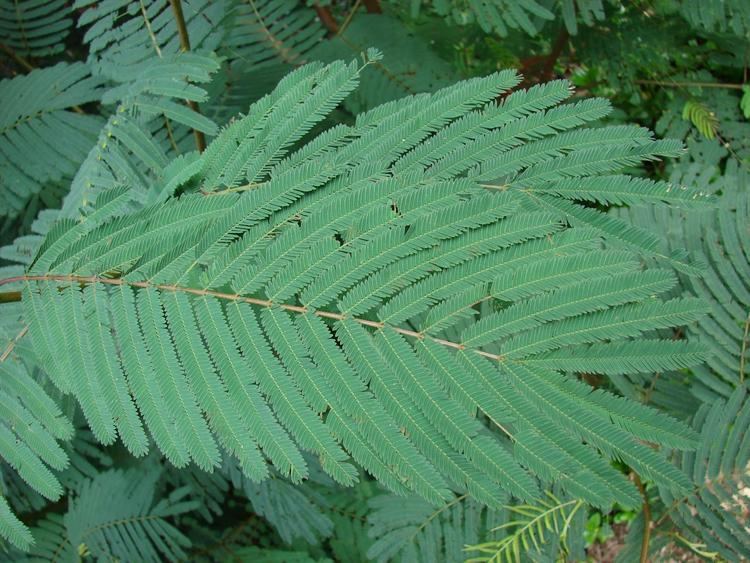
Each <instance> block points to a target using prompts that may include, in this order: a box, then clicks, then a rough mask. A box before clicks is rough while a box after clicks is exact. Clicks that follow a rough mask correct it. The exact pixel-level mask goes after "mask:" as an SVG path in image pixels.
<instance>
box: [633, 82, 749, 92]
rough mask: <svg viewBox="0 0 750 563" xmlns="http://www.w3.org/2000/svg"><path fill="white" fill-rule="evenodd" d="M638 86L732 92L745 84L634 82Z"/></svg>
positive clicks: (740, 88)
mask: <svg viewBox="0 0 750 563" xmlns="http://www.w3.org/2000/svg"><path fill="white" fill-rule="evenodd" d="M633 82H635V83H636V84H647V85H651V86H666V87H669V88H689V87H695V88H728V89H730V90H742V88H743V87H744V85H743V84H729V83H722V82H675V81H671V82H670V81H664V80H634V81H633Z"/></svg>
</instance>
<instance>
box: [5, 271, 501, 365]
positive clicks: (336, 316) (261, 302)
mask: <svg viewBox="0 0 750 563" xmlns="http://www.w3.org/2000/svg"><path fill="white" fill-rule="evenodd" d="M29 281H47V282H67V283H77V284H80V285H89V284H96V283H101V284H105V285H120V286H130V287H139V288H142V289H147V288H151V289H158V290H159V291H174V292H182V293H188V294H190V295H198V296H202V297H205V296H209V297H215V298H217V299H223V300H225V301H235V302H238V303H249V304H251V305H256V306H258V307H266V308H270V307H280V308H281V309H284V310H285V311H289V312H291V313H298V314H302V315H304V314H307V313H312V314H314V315H316V316H318V317H321V318H323V319H332V320H335V321H343V320H346V319H350V320H353V321H355V322H357V323H359V324H361V325H363V326H369V327H371V328H375V329H383V328H386V327H389V328H391V329H392V330H394V331H395V332H398V333H399V334H403V335H404V336H409V337H411V338H416V339H418V340H424V339H425V338H429V339H430V340H432V341H433V342H436V343H437V344H441V345H443V346H447V347H448V348H453V349H455V350H467V349H468V350H471V351H472V352H474V353H475V354H478V355H480V356H484V357H485V358H489V359H491V360H495V361H499V362H502V361H504V360H505V357H504V356H503V355H501V354H492V353H490V352H485V351H483V350H477V349H474V348H467V347H466V346H465V345H464V344H461V343H460V342H452V341H450V340H443V339H442V338H435V337H433V336H427V335H425V334H424V333H422V332H417V331H414V330H407V329H405V328H399V327H395V326H390V325H387V324H386V323H383V322H378V321H372V320H369V319H362V318H359V317H349V316H347V315H343V314H341V313H334V312H332V311H321V310H315V309H310V308H308V307H304V306H301V305H290V304H287V303H274V302H273V301H271V300H268V299H258V298H255V297H243V296H242V295H239V294H237V293H223V292H220V291H213V290H210V289H198V288H194V287H184V286H178V285H169V284H154V283H151V282H149V281H126V280H124V279H122V278H102V277H98V276H75V275H69V274H49V275H23V276H15V277H12V278H5V279H0V286H3V285H7V284H11V283H19V282H29ZM9 293H11V292H9ZM12 293H14V294H17V293H19V292H12ZM2 295H3V294H2V293H0V296H2Z"/></svg>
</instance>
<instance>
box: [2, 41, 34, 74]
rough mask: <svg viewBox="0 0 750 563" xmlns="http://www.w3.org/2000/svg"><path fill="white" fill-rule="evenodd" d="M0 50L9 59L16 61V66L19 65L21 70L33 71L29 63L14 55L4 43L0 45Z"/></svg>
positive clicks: (16, 54)
mask: <svg viewBox="0 0 750 563" xmlns="http://www.w3.org/2000/svg"><path fill="white" fill-rule="evenodd" d="M0 49H2V50H3V51H5V52H6V53H8V55H9V56H10V58H11V59H13V60H14V61H16V62H17V63H18V64H20V65H21V66H22V67H23V68H25V69H26V70H28V71H32V70H34V65H32V64H31V63H30V62H29V61H27V60H26V59H24V58H23V57H22V56H21V55H19V54H18V53H16V52H15V51H14V50H13V49H11V48H10V47H8V46H7V45H6V44H5V43H0Z"/></svg>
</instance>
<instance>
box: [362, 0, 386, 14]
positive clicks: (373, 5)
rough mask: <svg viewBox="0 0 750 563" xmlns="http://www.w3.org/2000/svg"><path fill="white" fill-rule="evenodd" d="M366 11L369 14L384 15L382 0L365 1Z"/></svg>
mask: <svg viewBox="0 0 750 563" xmlns="http://www.w3.org/2000/svg"><path fill="white" fill-rule="evenodd" d="M365 9H366V10H367V13H368V14H382V13H383V8H382V7H381V6H380V0H365Z"/></svg>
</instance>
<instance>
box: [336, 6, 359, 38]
mask: <svg viewBox="0 0 750 563" xmlns="http://www.w3.org/2000/svg"><path fill="white" fill-rule="evenodd" d="M361 4H362V0H357V1H356V2H355V3H354V6H352V9H351V10H349V13H348V14H347V15H346V19H345V20H344V23H342V24H341V27H340V28H339V30H338V32H337V35H341V34H342V33H344V31H346V28H347V27H349V24H350V23H351V22H352V19H353V18H354V14H356V13H357V10H359V7H360V5H361Z"/></svg>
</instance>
